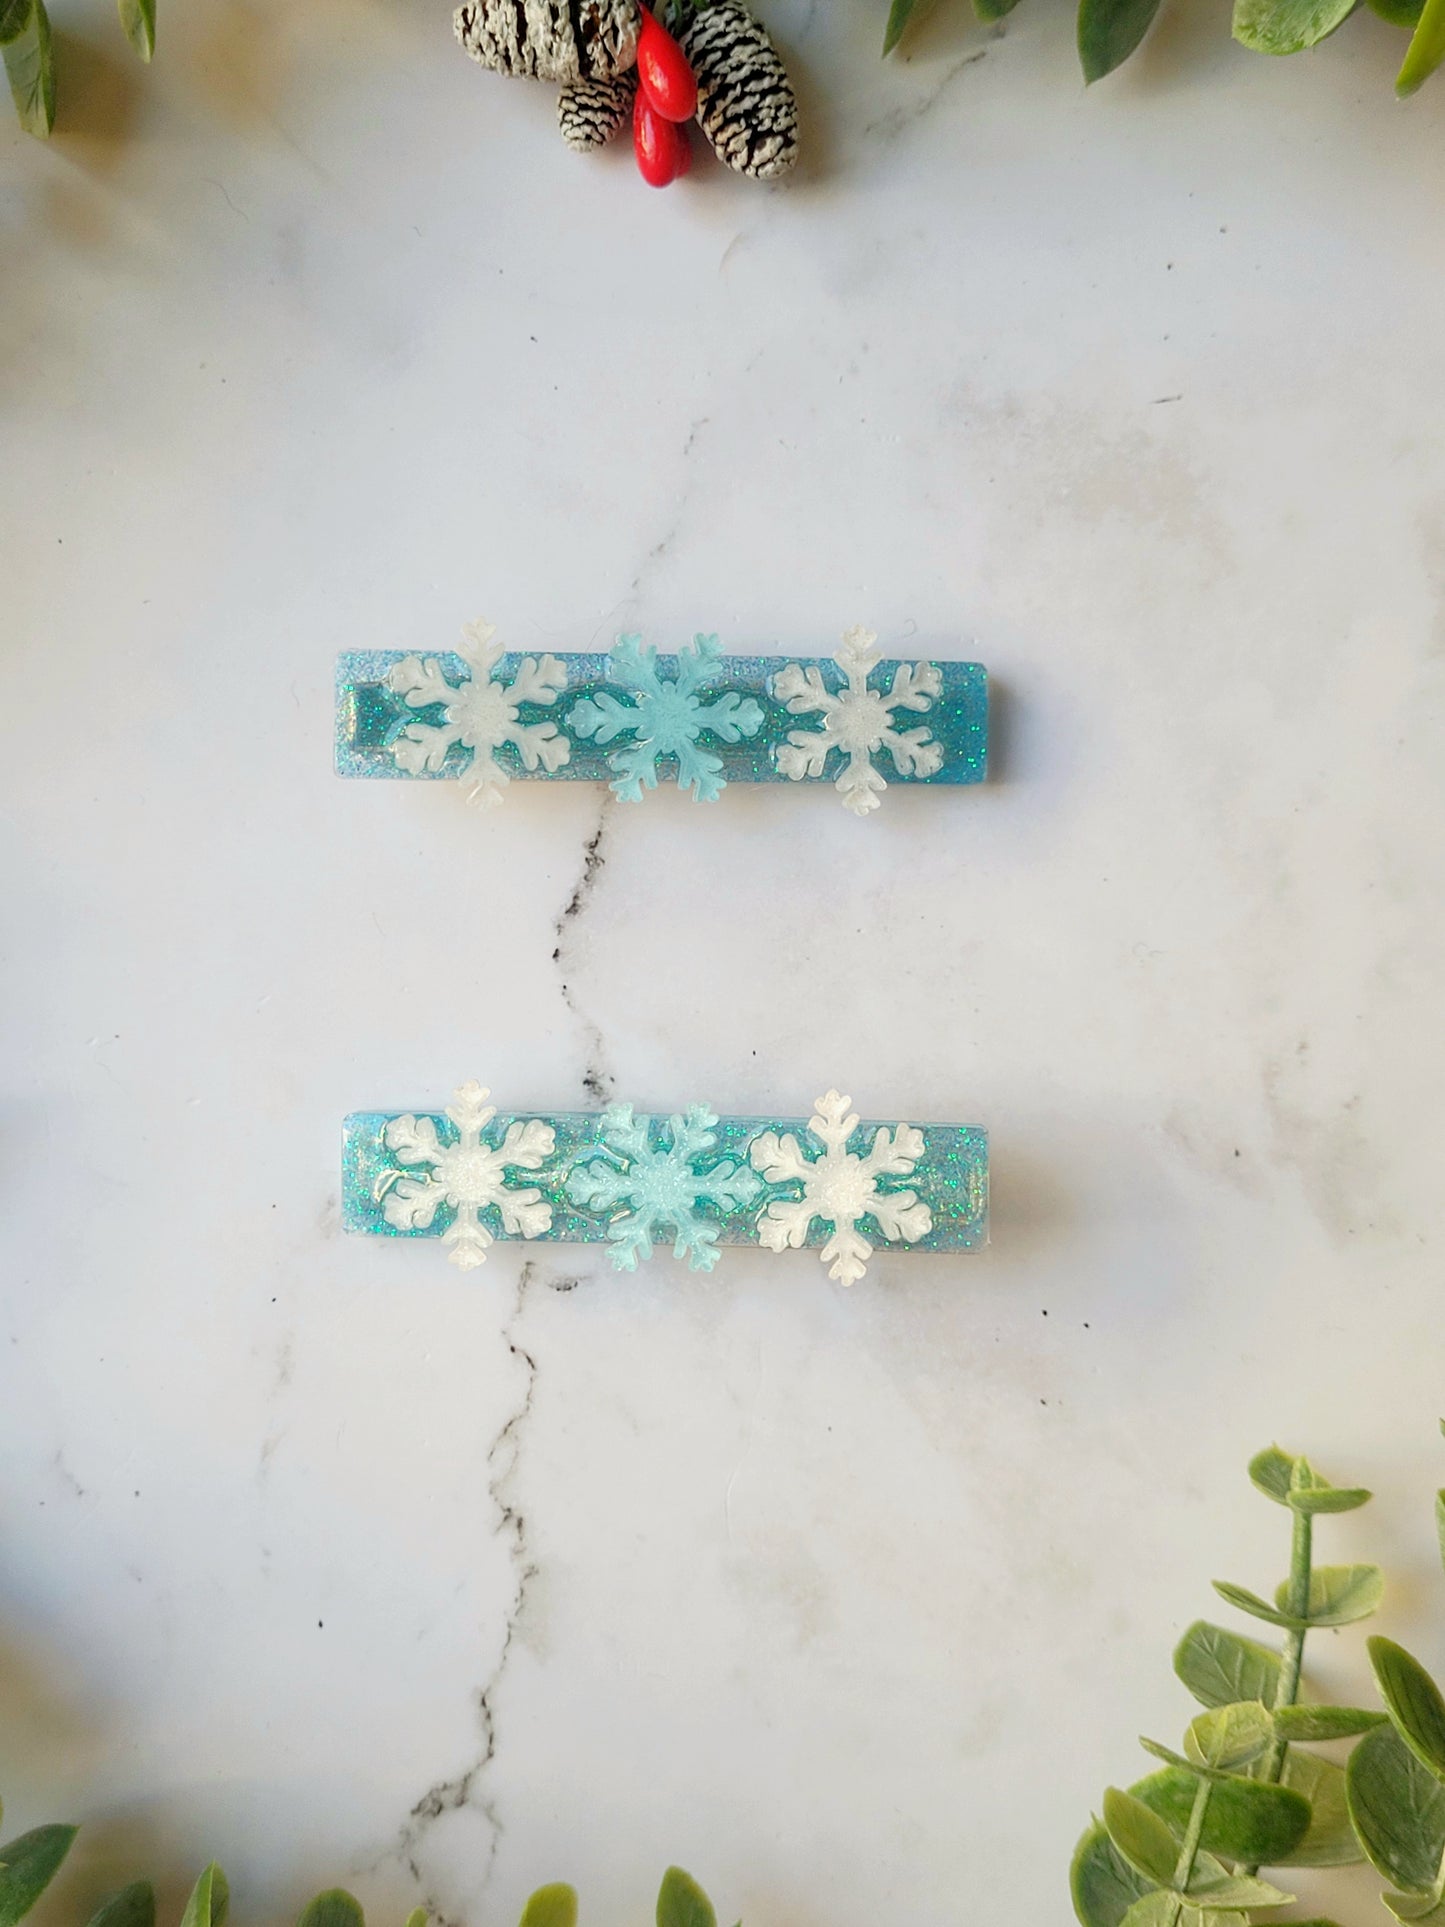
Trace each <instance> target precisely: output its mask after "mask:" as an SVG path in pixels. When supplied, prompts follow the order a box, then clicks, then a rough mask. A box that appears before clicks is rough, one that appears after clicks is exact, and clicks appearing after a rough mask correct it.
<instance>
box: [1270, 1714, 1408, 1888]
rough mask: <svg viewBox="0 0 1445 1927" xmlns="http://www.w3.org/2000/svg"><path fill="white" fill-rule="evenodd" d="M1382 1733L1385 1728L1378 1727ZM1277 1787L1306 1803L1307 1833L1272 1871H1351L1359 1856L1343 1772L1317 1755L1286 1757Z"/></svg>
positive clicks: (1273, 1863)
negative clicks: (1282, 1787)
mask: <svg viewBox="0 0 1445 1927" xmlns="http://www.w3.org/2000/svg"><path fill="white" fill-rule="evenodd" d="M1375 1730H1376V1731H1377V1732H1380V1733H1384V1732H1388V1731H1389V1730H1390V1729H1389V1728H1388V1727H1377V1728H1376V1729H1375ZM1280 1783H1281V1785H1283V1786H1286V1787H1288V1788H1289V1789H1290V1790H1291V1792H1293V1793H1299V1794H1302V1795H1303V1796H1304V1798H1305V1799H1306V1800H1308V1801H1309V1807H1310V1824H1309V1832H1308V1833H1306V1835H1305V1837H1304V1839H1303V1840H1302V1841H1301V1842H1300V1844H1299V1845H1298V1846H1297V1847H1295V1848H1294V1849H1293V1850H1292V1851H1291V1852H1290V1853H1287V1854H1284V1855H1282V1856H1281V1857H1280V1858H1279V1859H1278V1860H1274V1861H1271V1862H1270V1864H1271V1866H1275V1867H1354V1866H1358V1864H1359V1862H1360V1860H1361V1858H1362V1855H1361V1853H1360V1843H1359V1841H1358V1840H1356V1838H1355V1830H1354V1828H1353V1827H1352V1826H1351V1825H1350V1815H1349V1811H1348V1808H1347V1805H1346V1801H1345V1770H1344V1768H1343V1767H1341V1766H1336V1765H1335V1762H1334V1761H1333V1760H1322V1759H1321V1758H1320V1756H1319V1754H1318V1753H1298V1752H1294V1751H1291V1752H1289V1753H1287V1754H1286V1755H1285V1761H1284V1768H1283V1771H1282V1772H1281V1774H1280Z"/></svg>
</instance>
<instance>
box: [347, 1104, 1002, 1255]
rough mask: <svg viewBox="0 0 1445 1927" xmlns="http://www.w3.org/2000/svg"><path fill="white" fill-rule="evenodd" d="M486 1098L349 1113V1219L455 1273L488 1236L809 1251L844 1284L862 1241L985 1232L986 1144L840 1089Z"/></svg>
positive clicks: (689, 1249)
mask: <svg viewBox="0 0 1445 1927" xmlns="http://www.w3.org/2000/svg"><path fill="white" fill-rule="evenodd" d="M487 1096H488V1093H487V1092H486V1091H485V1090H484V1089H483V1088H482V1087H481V1086H480V1085H479V1084H463V1085H462V1086H461V1087H460V1089H458V1090H457V1091H455V1092H454V1093H453V1096H452V1102H451V1104H450V1105H449V1106H448V1107H447V1108H446V1109H445V1110H444V1111H441V1112H429V1113H415V1112H400V1113H391V1112H385V1111H358V1112H355V1113H354V1114H353V1115H352V1116H351V1117H348V1118H347V1120H346V1123H345V1128H344V1134H343V1143H342V1222H343V1224H344V1225H345V1227H346V1229H347V1230H348V1231H356V1232H364V1233H369V1234H372V1235H375V1236H380V1237H392V1238H417V1237H431V1238H440V1239H441V1240H442V1241H443V1242H444V1243H446V1244H448V1245H449V1246H450V1247H451V1258H452V1262H453V1263H454V1264H457V1265H460V1266H462V1267H463V1269H467V1270H469V1269H471V1268H472V1267H474V1266H476V1265H479V1264H481V1263H482V1262H483V1260H484V1259H485V1257H486V1253H487V1249H488V1247H489V1246H490V1245H491V1244H492V1243H493V1242H494V1241H495V1240H497V1239H498V1238H529V1239H535V1240H539V1241H542V1242H546V1243H553V1244H562V1243H566V1244H608V1245H610V1246H611V1251H612V1262H613V1264H614V1265H615V1266H616V1267H617V1268H618V1269H619V1270H629V1271H630V1270H631V1269H633V1267H634V1266H635V1265H636V1264H637V1262H638V1260H639V1258H649V1257H651V1255H652V1251H653V1247H654V1245H655V1244H657V1243H667V1242H671V1244H672V1247H673V1251H674V1253H675V1254H676V1256H678V1257H679V1258H682V1257H685V1258H687V1260H688V1262H689V1263H690V1264H691V1265H692V1266H693V1268H694V1269H695V1270H699V1271H710V1270H711V1269H712V1267H713V1266H714V1264H715V1263H716V1262H717V1257H718V1247H719V1246H721V1245H762V1246H764V1247H766V1248H767V1249H768V1250H770V1251H784V1250H788V1249H794V1250H797V1249H801V1248H803V1247H805V1246H806V1247H808V1248H810V1249H817V1250H818V1251H819V1253H820V1256H821V1258H822V1261H823V1263H824V1264H825V1265H826V1266H827V1268H828V1274H829V1276H830V1277H832V1278H836V1279H837V1280H838V1282H839V1283H840V1284H845V1285H848V1284H853V1283H856V1281H857V1280H858V1279H859V1278H861V1277H862V1276H863V1275H864V1271H865V1269H866V1266H867V1260H868V1259H869V1257H870V1256H871V1255H872V1253H873V1251H874V1250H875V1249H893V1250H911V1251H971V1250H974V1249H975V1248H977V1247H978V1246H980V1245H983V1244H986V1243H987V1241H988V1136H987V1133H986V1132H985V1131H983V1130H981V1129H979V1128H978V1127H977V1126H974V1125H959V1124H928V1125H923V1126H915V1125H911V1124H876V1123H865V1122H863V1121H861V1120H860V1119H859V1117H858V1116H857V1115H856V1113H855V1112H853V1111H852V1109H851V1108H850V1107H851V1104H852V1100H851V1099H850V1098H847V1097H843V1096H841V1095H840V1094H839V1093H838V1092H837V1091H828V1092H827V1093H826V1094H825V1095H824V1096H822V1097H820V1098H819V1099H818V1101H817V1103H816V1104H815V1105H814V1107H813V1114H812V1116H811V1117H809V1118H781V1119H769V1118H758V1117H722V1118H720V1117H717V1116H716V1115H715V1114H714V1113H713V1112H712V1111H710V1110H709V1109H708V1108H707V1107H706V1106H705V1105H701V1104H694V1105H692V1106H690V1107H689V1108H688V1109H687V1110H685V1111H683V1112H680V1113H677V1114H675V1115H673V1116H672V1117H649V1116H644V1115H640V1114H638V1113H636V1112H635V1111H634V1110H633V1108H632V1106H631V1105H630V1104H614V1105H611V1106H609V1107H608V1108H607V1109H606V1110H605V1111H601V1112H581V1111H563V1112H558V1113H554V1114H550V1115H548V1116H545V1117H518V1116H499V1115H498V1113H497V1112H496V1110H495V1108H494V1107H493V1106H492V1105H491V1104H489V1103H488V1102H487Z"/></svg>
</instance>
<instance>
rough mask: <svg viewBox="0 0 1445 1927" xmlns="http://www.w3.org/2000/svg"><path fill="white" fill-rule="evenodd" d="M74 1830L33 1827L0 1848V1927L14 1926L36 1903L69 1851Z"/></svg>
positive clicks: (73, 1837)
mask: <svg viewBox="0 0 1445 1927" xmlns="http://www.w3.org/2000/svg"><path fill="white" fill-rule="evenodd" d="M75 1834H76V1829H75V1828H74V1827H35V1828H33V1829H32V1831H31V1832H29V1833H22V1834H21V1835H20V1837H19V1838H18V1839H16V1840H11V1841H9V1842H8V1843H7V1844H6V1845H4V1846H0V1927H15V1923H16V1921H17V1920H23V1919H24V1918H25V1916H26V1915H27V1914H28V1913H29V1912H30V1909H31V1908H32V1907H33V1906H34V1905H35V1903H36V1901H37V1900H39V1898H40V1896H41V1895H42V1894H43V1893H44V1892H45V1889H46V1888H47V1887H48V1886H49V1885H50V1883H51V1881H52V1880H53V1879H54V1878H55V1876H56V1874H58V1873H59V1872H60V1866H61V1862H62V1861H63V1860H64V1859H65V1856H66V1854H68V1853H69V1852H70V1849H71V1845H72V1843H73V1841H74V1839H75Z"/></svg>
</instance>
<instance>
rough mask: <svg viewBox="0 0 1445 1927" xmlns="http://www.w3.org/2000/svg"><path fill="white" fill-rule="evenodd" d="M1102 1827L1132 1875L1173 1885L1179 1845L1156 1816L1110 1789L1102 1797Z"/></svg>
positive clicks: (1134, 1800) (1116, 1788)
mask: <svg viewBox="0 0 1445 1927" xmlns="http://www.w3.org/2000/svg"><path fill="white" fill-rule="evenodd" d="M1104 1825H1105V1826H1106V1827H1107V1828H1108V1830H1109V1838H1110V1839H1111V1840H1112V1841H1113V1843H1114V1845H1115V1846H1116V1847H1117V1848H1118V1849H1119V1851H1120V1853H1121V1854H1123V1856H1124V1858H1125V1859H1126V1860H1127V1861H1128V1863H1129V1865H1130V1866H1131V1867H1132V1868H1133V1869H1134V1871H1135V1872H1136V1873H1141V1874H1143V1875H1144V1877H1145V1879H1146V1880H1152V1881H1153V1882H1154V1883H1155V1885H1156V1886H1160V1887H1169V1886H1172V1885H1173V1882H1174V1867H1175V1863H1176V1861H1177V1860H1178V1858H1179V1842H1178V1841H1177V1840H1176V1839H1175V1837H1174V1835H1173V1833H1172V1832H1171V1831H1170V1829H1169V1828H1168V1827H1167V1826H1166V1825H1165V1823H1164V1822H1163V1821H1162V1820H1161V1819H1160V1818H1159V1816H1158V1814H1157V1813H1155V1812H1154V1811H1153V1810H1152V1809H1151V1808H1149V1807H1146V1806H1145V1804H1144V1802H1143V1801H1142V1800H1136V1799H1135V1798H1134V1796H1133V1794H1132V1793H1121V1792H1120V1791H1119V1789H1118V1787H1112V1786H1111V1787H1110V1788H1109V1790H1108V1792H1107V1793H1106V1794H1105V1795H1104Z"/></svg>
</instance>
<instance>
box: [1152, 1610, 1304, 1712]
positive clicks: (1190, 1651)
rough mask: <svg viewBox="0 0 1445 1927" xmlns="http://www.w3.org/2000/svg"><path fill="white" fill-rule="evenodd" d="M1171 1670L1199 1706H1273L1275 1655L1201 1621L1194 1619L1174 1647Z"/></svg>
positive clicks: (1254, 1642) (1276, 1685) (1276, 1674)
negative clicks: (1247, 1702) (1257, 1702)
mask: <svg viewBox="0 0 1445 1927" xmlns="http://www.w3.org/2000/svg"><path fill="white" fill-rule="evenodd" d="M1174 1671H1175V1672H1176V1673H1177V1674H1178V1676H1179V1678H1180V1679H1181V1680H1182V1681H1183V1682H1184V1684H1185V1685H1186V1686H1187V1687H1188V1688H1189V1691H1190V1692H1191V1693H1192V1694H1193V1695H1194V1697H1195V1699H1197V1700H1198V1701H1199V1703H1200V1705H1201V1706H1228V1705H1230V1704H1231V1703H1233V1702H1234V1701H1236V1700H1263V1701H1264V1703H1265V1705H1266V1706H1272V1705H1273V1704H1274V1700H1275V1695H1276V1694H1277V1693H1278V1691H1279V1654H1278V1653H1272V1652H1271V1651H1270V1650H1269V1648H1268V1647H1267V1646H1261V1645H1260V1644H1259V1642H1258V1641H1257V1640H1253V1639H1245V1638H1244V1637H1243V1635H1242V1634H1240V1633H1232V1632H1230V1631H1228V1629H1227V1628H1226V1627H1223V1626H1211V1625H1210V1624H1209V1622H1208V1621H1207V1620H1204V1619H1196V1620H1195V1622H1194V1624H1193V1625H1192V1626H1191V1627H1190V1628H1189V1630H1188V1632H1186V1633H1185V1635H1184V1637H1183V1638H1182V1639H1181V1640H1180V1642H1179V1644H1178V1645H1177V1646H1176V1647H1175V1648H1174Z"/></svg>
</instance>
